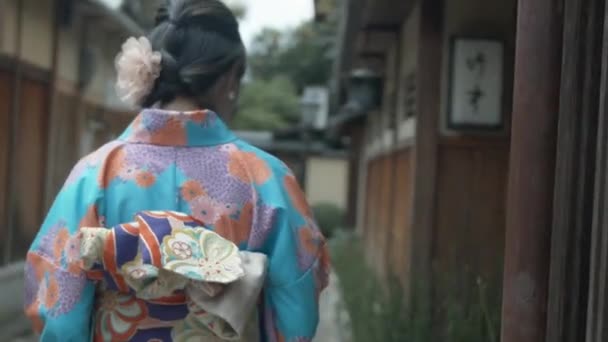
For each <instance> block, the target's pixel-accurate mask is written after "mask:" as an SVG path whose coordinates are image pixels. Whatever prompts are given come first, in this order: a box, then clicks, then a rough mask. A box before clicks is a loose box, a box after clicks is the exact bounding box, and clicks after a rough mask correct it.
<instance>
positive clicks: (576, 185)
mask: <svg viewBox="0 0 608 342" xmlns="http://www.w3.org/2000/svg"><path fill="white" fill-rule="evenodd" d="M603 8H604V0H565V7H564V41H563V46H564V51H563V58H562V72H561V94H562V96H561V99H560V111H559V115H560V116H559V125H558V133H557V160H556V169H555V172H556V173H555V193H554V202H553V206H554V207H553V228H552V232H551V240H552V242H551V269H550V275H549V303H548V312H547V313H548V317H547V336H546V341H547V342H569V341H584V340H585V329H586V320H587V297H588V296H587V292H588V287H589V251H590V249H591V231H592V229H591V227H592V221H593V200H594V188H595V187H596V184H595V177H594V173H595V172H596V170H595V160H596V140H597V127H598V111H599V106H598V104H599V98H600V88H601V84H600V81H601V73H600V72H598V70H599V66H600V65H602V61H603V60H605V58H604V57H603V56H602V38H603V22H604V15H605V14H604V11H603ZM598 188H599V187H598Z"/></svg>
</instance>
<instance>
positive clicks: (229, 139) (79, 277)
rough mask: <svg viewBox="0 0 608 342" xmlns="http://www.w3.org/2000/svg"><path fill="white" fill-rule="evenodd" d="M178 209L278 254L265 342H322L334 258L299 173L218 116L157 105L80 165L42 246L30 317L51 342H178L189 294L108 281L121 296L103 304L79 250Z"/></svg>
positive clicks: (244, 243)
mask: <svg viewBox="0 0 608 342" xmlns="http://www.w3.org/2000/svg"><path fill="white" fill-rule="evenodd" d="M168 210H169V211H176V212H181V213H185V214H188V215H190V216H191V217H193V218H194V219H196V220H198V221H199V222H202V223H203V224H204V225H205V227H207V228H209V229H211V230H213V231H214V232H216V233H217V234H219V235H220V236H222V237H224V238H226V239H228V240H230V241H232V242H233V243H234V244H236V245H237V246H238V248H239V249H240V250H242V251H251V252H258V253H263V254H265V255H266V256H267V257H268V273H267V279H266V284H265V286H264V289H263V292H262V295H261V298H260V302H259V304H258V310H257V311H258V317H259V320H258V321H259V322H258V324H259V330H260V331H261V334H262V336H261V337H260V340H261V341H269V342H275V341H277V342H281V341H310V340H311V339H312V337H313V336H314V334H315V331H316V327H317V323H318V297H319V294H320V292H321V291H322V290H323V289H324V288H325V286H326V285H327V281H328V270H329V260H328V253H327V250H326V246H325V240H324V238H323V236H322V235H321V233H320V231H319V229H318V227H317V225H316V223H315V221H314V219H313V215H312V212H311V209H310V208H309V206H308V204H307V202H306V199H305V197H304V195H303V193H302V191H301V190H300V188H299V186H298V184H297V181H296V179H295V177H294V176H293V174H292V173H291V171H290V170H289V169H288V168H287V167H286V166H285V165H284V164H283V163H282V162H280V161H279V160H277V159H276V158H274V157H273V156H271V155H269V154H267V153H265V152H263V151H261V150H259V149H256V148H255V147H253V146H251V145H249V144H247V143H246V142H244V141H242V140H240V139H238V138H237V137H236V136H235V135H234V133H233V132H231V131H230V130H229V129H228V128H227V127H226V125H225V124H224V123H223V122H222V121H221V119H220V118H219V116H218V115H217V114H216V113H213V112H211V111H197V112H188V113H177V112H169V111H162V110H155V109H148V110H144V111H143V112H142V113H140V114H139V115H138V116H137V117H136V119H135V120H134V121H133V123H132V124H131V125H130V126H129V127H128V128H127V130H126V131H125V132H124V133H123V134H122V136H121V137H119V138H118V139H117V140H115V141H112V142H110V143H108V144H106V145H105V146H103V147H101V148H100V149H99V150H97V151H96V152H94V153H93V154H91V155H89V156H88V157H86V158H84V159H82V160H81V161H80V162H79V163H78V164H77V165H76V166H75V167H74V169H73V170H72V172H71V174H70V176H69V177H68V179H67V181H66V183H65V185H64V187H63V189H62V190H61V191H60V193H59V195H58V196H57V198H56V200H55V203H54V204H53V206H52V208H51V210H50V212H49V214H48V216H47V217H46V219H45V221H44V223H43V225H42V227H41V229H40V232H39V234H38V236H37V237H36V239H35V241H34V242H33V244H32V246H31V248H30V251H29V253H28V255H27V262H26V270H25V274H26V285H25V286H26V288H25V296H26V298H25V305H26V308H25V310H26V313H27V315H28V317H30V318H31V320H32V321H33V323H34V327H35V329H36V330H37V331H38V332H40V333H41V341H43V342H45V341H88V340H95V341H146V342H149V341H173V340H177V339H174V338H172V336H175V331H174V330H175V329H176V328H175V325H173V324H172V323H171V322H176V321H183V320H184V319H185V318H186V316H187V315H188V313H189V311H188V305H187V303H186V302H184V301H183V299H180V297H179V296H176V297H175V298H174V300H173V301H172V302H170V301H169V302H170V303H168V302H166V301H163V302H162V303H156V302H149V301H142V300H140V299H139V298H137V297H136V296H134V295H133V294H132V293H131V292H130V291H129V289H128V288H125V287H124V286H123V285H124V284H121V283H120V282H116V281H113V280H112V279H105V281H104V284H105V288H104V289H103V290H107V291H112V293H114V297H112V298H113V299H112V300H105V301H101V300H99V298H100V294H99V293H98V292H99V290H100V289H99V286H98V285H96V284H98V283H97V282H95V281H94V279H91V277H90V275H88V274H87V273H86V272H84V271H83V268H82V265H81V264H80V263H79V262H76V260H80V252H81V251H80V246H79V245H78V244H77V243H74V237H75V236H76V235H78V234H79V232H80V231H81V229H82V228H84V227H114V226H117V225H120V224H123V223H125V222H131V221H133V219H134V217H136V215H137V214H138V213H141V212H145V211H168ZM151 241H152V242H154V241H153V240H151ZM152 242H151V243H152ZM104 266H106V267H109V266H111V265H104ZM102 308H103V309H104V310H101V309H102ZM99 312H103V314H102V315H101V316H103V317H99V316H100V315H98V314H97V313H99ZM181 326H182V329H183V324H182V325H181ZM191 328H192V329H195V328H196V327H191ZM181 333H183V331H182V332H181ZM186 335H188V334H186ZM189 336H194V335H193V334H189ZM195 340H197V339H193V341H195Z"/></svg>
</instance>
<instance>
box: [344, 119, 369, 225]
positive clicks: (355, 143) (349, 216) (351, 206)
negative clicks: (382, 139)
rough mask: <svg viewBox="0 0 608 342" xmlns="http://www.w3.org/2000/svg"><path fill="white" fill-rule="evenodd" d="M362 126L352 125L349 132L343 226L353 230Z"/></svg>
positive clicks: (355, 219) (355, 217) (355, 216)
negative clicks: (346, 204)
mask: <svg viewBox="0 0 608 342" xmlns="http://www.w3.org/2000/svg"><path fill="white" fill-rule="evenodd" d="M363 129H364V127H363V125H361V124H358V123H357V124H354V125H353V127H352V128H351V131H350V137H351V150H350V155H349V160H348V162H349V166H348V167H349V172H348V177H349V178H348V206H347V210H346V217H345V224H346V227H348V228H353V229H354V227H355V225H356V224H357V208H358V207H359V204H358V191H359V189H358V187H359V177H360V175H359V167H360V166H359V163H360V162H361V155H362V153H363V144H364V142H365V140H364V139H363Z"/></svg>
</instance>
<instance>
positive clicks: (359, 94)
mask: <svg viewBox="0 0 608 342" xmlns="http://www.w3.org/2000/svg"><path fill="white" fill-rule="evenodd" d="M381 96H382V78H381V77H380V76H379V75H378V74H376V73H374V72H372V71H370V70H368V69H357V70H354V71H353V72H352V74H351V75H350V79H349V86H348V101H347V105H348V106H349V107H356V108H358V109H359V110H361V111H363V112H367V111H369V110H372V109H375V108H377V107H378V106H380V98H381Z"/></svg>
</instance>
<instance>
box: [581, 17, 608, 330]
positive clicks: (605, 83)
mask: <svg viewBox="0 0 608 342" xmlns="http://www.w3.org/2000/svg"><path fill="white" fill-rule="evenodd" d="M603 13H604V31H603V44H602V65H601V81H600V93H599V98H600V110H599V119H598V139H597V154H596V173H595V200H594V206H593V232H592V236H591V263H590V267H589V268H590V272H589V273H590V278H589V300H588V310H587V338H586V342H600V341H606V340H608V323H607V320H608V229H606V227H607V226H608V210H606V208H608V63H607V58H608V20H606V18H608V6H605V9H604V12H603Z"/></svg>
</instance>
